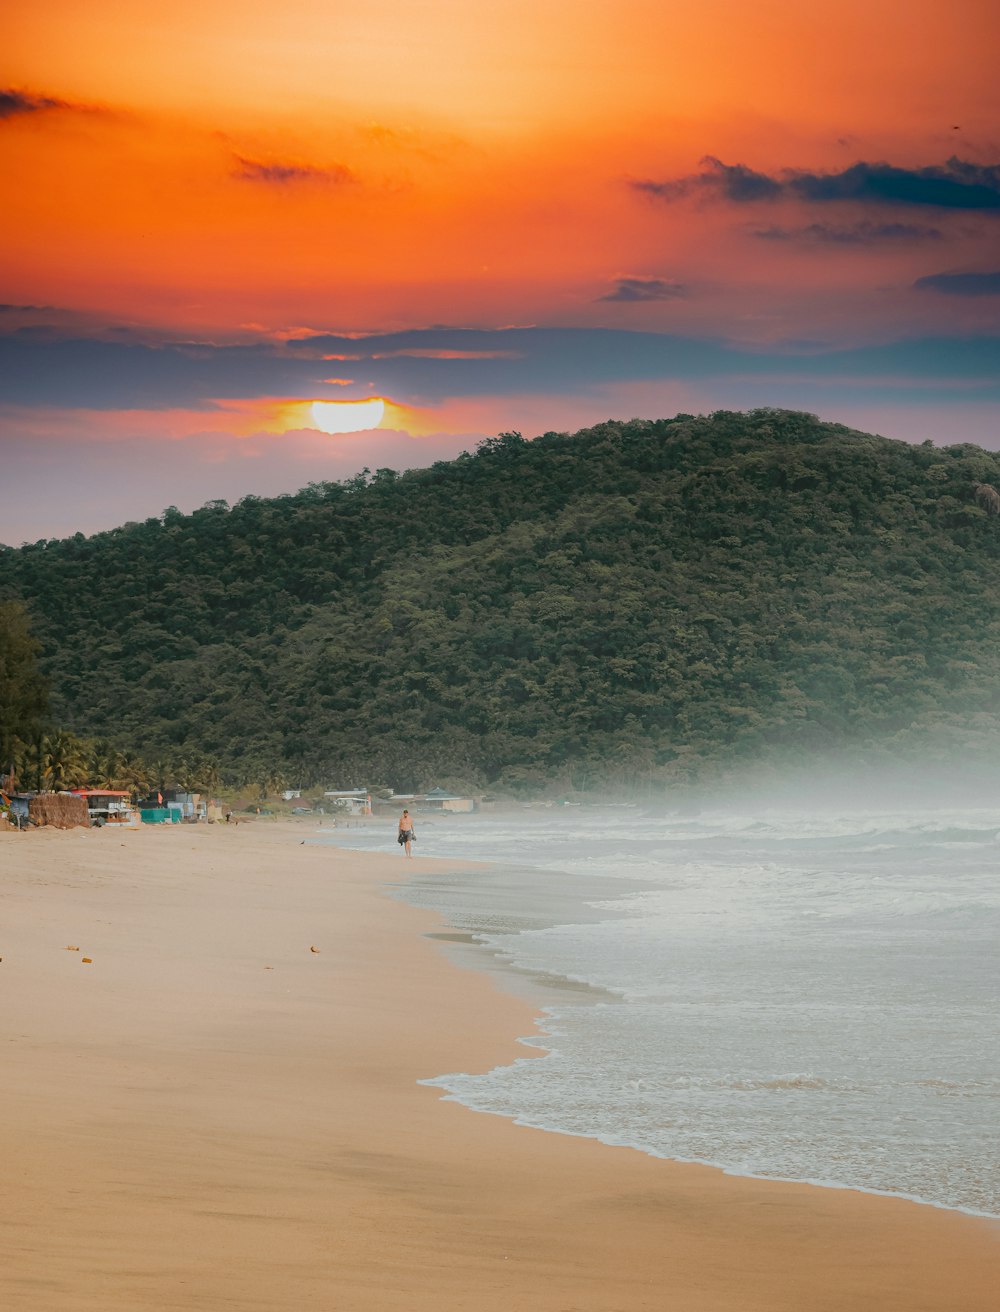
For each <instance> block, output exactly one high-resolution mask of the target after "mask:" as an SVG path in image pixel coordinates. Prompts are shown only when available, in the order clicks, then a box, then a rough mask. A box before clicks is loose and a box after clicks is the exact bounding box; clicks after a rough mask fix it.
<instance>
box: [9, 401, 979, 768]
mask: <svg viewBox="0 0 1000 1312" xmlns="http://www.w3.org/2000/svg"><path fill="white" fill-rule="evenodd" d="M998 484H1000V458H998V457H997V455H995V454H993V453H991V452H987V451H983V450H981V449H979V448H978V447H973V446H969V445H957V446H946V447H936V446H932V445H931V444H930V443H925V444H923V445H921V446H915V445H909V444H906V443H902V442H893V441H888V440H886V439H884V438H880V437H873V436H870V435H867V434H863V433H858V432H854V431H852V430H849V429H847V428H845V427H843V426H842V425H837V424H827V423H821V422H820V421H819V420H817V419H816V418H815V417H813V416H810V415H805V414H800V413H795V412H788V411H777V410H767V411H754V412H751V413H750V414H742V413H728V412H722V413H717V414H714V415H712V416H709V417H694V416H690V415H679V416H677V417H675V418H673V419H669V420H657V421H648V420H632V421H629V422H627V423H621V422H608V423H605V424H601V425H598V426H596V427H594V428H590V429H586V430H584V431H582V432H579V433H576V434H574V435H569V434H563V433H547V434H545V435H544V436H542V437H539V438H537V439H535V440H534V441H530V442H528V441H525V440H523V439H522V438H521V437H520V436H519V435H518V434H516V433H508V434H503V435H501V436H500V437H498V438H494V439H490V440H489V441H487V442H484V443H483V444H481V445H480V447H479V448H478V449H477V450H476V451H475V452H474V453H471V454H465V455H462V456H460V457H459V458H458V459H457V460H453V461H448V462H442V463H439V464H436V465H433V466H432V467H431V468H429V469H424V470H415V471H411V472H408V473H405V474H397V473H395V472H394V471H392V470H388V469H381V470H378V471H376V472H375V473H374V474H372V473H370V472H369V471H368V470H365V471H363V473H361V474H359V475H358V476H357V477H356V478H354V479H351V480H349V481H347V482H344V483H324V484H312V485H310V486H309V487H307V488H306V489H304V490H303V491H300V492H298V493H295V494H294V495H289V496H282V497H277V498H271V499H262V498H257V497H246V498H244V499H243V500H242V501H240V502H238V503H237V504H236V505H234V506H232V507H230V506H228V505H227V504H226V503H225V502H211V503H209V504H208V505H206V506H204V507H203V508H202V509H200V510H197V511H195V512H194V513H193V514H191V515H184V514H181V513H180V512H179V511H177V510H176V509H173V508H171V509H169V510H167V511H165V512H164V514H163V515H162V516H160V517H157V518H155V519H149V520H146V521H145V522H144V523H131V524H126V525H125V526H124V527H122V528H119V529H115V530H113V531H111V532H108V533H101V534H98V535H96V536H94V537H89V538H86V537H83V536H82V535H80V534H78V535H76V536H75V537H73V538H68V539H65V540H61V541H43V542H38V543H35V544H34V545H26V546H24V547H21V548H18V549H12V548H4V549H3V550H2V554H0V561H2V573H0V580H2V581H0V599H3V606H2V608H0V624H2V636H0V643H3V644H6V645H4V646H2V647H0V653H4V654H3V655H2V656H0V660H2V661H3V662H5V663H3V664H0V679H2V680H3V686H2V692H0V698H2V700H0V710H2V714H3V716H4V727H3V732H4V735H5V736H4V745H5V746H4V751H5V754H6V755H7V756H12V755H13V756H15V757H16V758H17V759H18V760H19V761H20V762H21V764H22V768H26V769H27V770H28V772H29V774H30V773H31V771H32V769H34V772H35V774H36V775H39V774H41V773H44V772H45V770H48V771H49V776H50V777H52V769H51V762H50V764H49V765H46V766H43V765H42V762H43V759H44V757H45V756H46V753H47V751H48V755H50V756H51V755H52V752H51V750H48V749H46V747H45V741H46V739H48V740H49V742H50V748H51V746H52V745H53V743H54V745H55V746H56V747H58V746H59V734H60V733H61V735H62V751H63V752H64V754H65V753H66V752H67V751H69V750H70V749H72V748H73V747H74V744H75V745H76V751H77V755H78V757H79V758H80V759H78V760H77V762H76V766H75V769H76V773H77V774H78V775H80V774H86V773H87V771H88V770H89V771H90V775H89V776H88V777H89V778H90V779H91V781H93V778H94V775H95V774H101V775H102V776H103V777H105V778H111V777H113V776H114V775H115V771H116V770H117V771H118V775H119V776H120V777H121V778H122V779H123V780H124V779H125V778H126V777H131V778H132V779H134V780H135V782H136V786H139V781H140V779H141V780H147V779H148V780H149V781H151V782H171V781H172V782H181V783H186V784H188V785H189V786H200V787H203V788H211V787H216V786H218V785H219V784H220V783H228V784H230V785H232V786H247V785H254V786H256V787H258V788H259V789H261V790H262V791H266V790H268V789H273V788H275V787H277V786H279V785H280V784H281V783H284V782H287V783H294V784H296V785H300V786H306V787H308V786H312V785H316V784H324V783H329V784H334V783H342V784H343V783H351V782H355V781H366V782H369V783H374V782H376V781H377V782H379V783H383V784H386V785H389V786H392V787H395V788H398V789H399V788H422V787H428V786H430V785H431V784H432V783H443V784H445V785H448V786H453V787H454V786H458V785H461V786H463V787H466V788H481V789H484V788H502V789H507V790H510V791H514V792H516V791H518V790H522V789H529V788H530V789H535V790H537V789H539V788H543V789H546V788H547V789H558V790H561V791H562V790H566V789H575V790H579V791H583V792H585V791H587V790H588V789H593V788H597V787H600V788H611V789H616V790H619V791H625V790H628V791H633V792H634V791H656V790H662V788H664V787H668V786H669V787H678V786H682V785H685V784H688V783H692V782H701V783H706V782H712V781H718V780H721V779H724V778H726V777H728V776H731V775H733V774H734V773H735V772H739V771H741V770H744V769H746V768H747V767H748V766H751V765H754V766H758V767H760V766H766V765H767V764H769V763H771V764H775V765H776V764H778V763H783V764H786V765H787V764H789V763H790V764H793V765H794V764H796V763H801V762H804V761H806V760H810V759H814V758H815V757H816V756H818V755H825V756H829V755H831V754H833V755H836V756H838V757H839V758H840V759H842V760H847V761H860V760H866V761H872V760H887V761H888V760H894V759H907V758H912V757H914V756H917V755H919V756H921V757H922V758H923V759H931V760H939V761H942V762H944V761H948V760H953V759H957V758H961V759H963V760H965V761H975V760H978V759H981V760H983V761H986V760H989V759H991V753H992V750H993V744H994V742H995V734H996V730H997V728H998V716H1000V704H998V692H1000V674H998V669H997V661H996V655H995V653H996V650H997V647H996V644H997V637H998V629H1000V601H998V598H1000V586H998V585H1000V515H998V513H997V512H998V510H1000V496H998V494H997V492H996V490H995V488H996V486H997V485H998ZM29 614H30V617H31V632H29V631H28V629H27V627H26V624H27V615H29ZM35 641H37V643H38V644H40V647H39V652H38V656H37V670H36V667H35V659H34V656H33V653H32V651H31V647H32V643H33V642H35ZM9 650H13V651H15V655H14V656H13V657H11V656H9V655H7V654H6V653H8V651H9ZM17 651H20V653H21V654H20V656H19V657H18V656H17V655H16V652H17ZM19 662H20V663H19ZM38 671H40V672H41V674H42V675H43V676H44V680H45V684H46V688H47V693H48V701H49V709H48V711H47V712H46V711H45V709H44V707H43V705H42V702H41V700H40V696H41V691H42V690H41V689H40V684H39V681H38ZM19 699H20V700H19ZM58 754H59V753H58V751H57V752H56V755H57V756H58ZM64 773H65V772H64Z"/></svg>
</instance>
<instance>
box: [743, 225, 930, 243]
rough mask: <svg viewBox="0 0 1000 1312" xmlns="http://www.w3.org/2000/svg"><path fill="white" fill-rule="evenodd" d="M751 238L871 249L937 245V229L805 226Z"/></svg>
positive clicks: (757, 231) (757, 230)
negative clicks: (891, 243)
mask: <svg viewBox="0 0 1000 1312" xmlns="http://www.w3.org/2000/svg"><path fill="white" fill-rule="evenodd" d="M751 233H752V235H753V236H754V237H760V238H761V239H763V240H764V241H801V242H831V243H833V244H835V245H844V246H853V245H863V246H867V245H874V244H875V243H877V242H888V241H940V240H941V239H942V238H943V236H944V233H943V232H942V231H941V229H940V228H929V227H927V226H926V225H924V224H920V223H867V222H861V223H845V224H836V223H809V224H805V225H804V226H802V227H799V228H782V227H778V226H777V225H772V226H771V227H769V228H754V229H751Z"/></svg>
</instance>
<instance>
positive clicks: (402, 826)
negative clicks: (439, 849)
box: [398, 811, 416, 856]
mask: <svg viewBox="0 0 1000 1312" xmlns="http://www.w3.org/2000/svg"><path fill="white" fill-rule="evenodd" d="M415 838H416V834H415V833H414V832H413V821H412V820H411V819H410V813H409V811H404V812H403V814H402V815H401V816H400V817H399V837H398V842H399V843H400V844H401V845H402V846H403V847H405V848H406V855H407V856H412V855H413V853H412V852H411V851H410V844H411V843H412V842H413V840H414V839H415Z"/></svg>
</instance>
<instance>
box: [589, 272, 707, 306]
mask: <svg viewBox="0 0 1000 1312" xmlns="http://www.w3.org/2000/svg"><path fill="white" fill-rule="evenodd" d="M684 293H685V288H684V287H683V285H682V284H681V283H679V282H664V281H663V279H662V278H619V279H618V286H617V287H616V288H615V290H614V291H613V292H608V294H607V296H599V297H598V298H597V299H598V300H600V301H674V300H677V298H678V297H681V296H683V295H684Z"/></svg>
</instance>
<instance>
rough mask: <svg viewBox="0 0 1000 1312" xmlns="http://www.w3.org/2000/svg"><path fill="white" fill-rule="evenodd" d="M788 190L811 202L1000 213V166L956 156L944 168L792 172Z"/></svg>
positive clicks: (859, 166)
mask: <svg viewBox="0 0 1000 1312" xmlns="http://www.w3.org/2000/svg"><path fill="white" fill-rule="evenodd" d="M786 186H787V187H788V188H789V190H791V191H792V192H794V193H795V194H796V195H798V196H801V197H802V199H803V200H810V201H836V200H854V201H879V202H888V203H890V204H894V205H930V206H935V207H938V208H942V209H961V210H995V209H1000V164H993V165H987V164H970V163H967V162H966V161H964V160H960V159H957V158H955V157H954V156H953V157H952V158H951V159H949V160H948V161H947V163H945V164H932V165H930V166H929V167H927V168H922V169H900V168H895V167H894V166H893V165H891V164H865V163H858V164H852V165H851V167H850V168H848V169H844V171H843V172H842V173H799V172H792V173H790V174H789V175H788V178H787V182H786Z"/></svg>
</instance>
